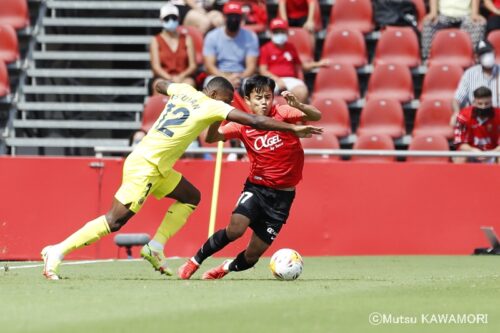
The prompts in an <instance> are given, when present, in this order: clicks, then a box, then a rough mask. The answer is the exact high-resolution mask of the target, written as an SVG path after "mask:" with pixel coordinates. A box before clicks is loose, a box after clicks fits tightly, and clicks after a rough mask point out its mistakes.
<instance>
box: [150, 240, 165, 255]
mask: <svg viewBox="0 0 500 333" xmlns="http://www.w3.org/2000/svg"><path fill="white" fill-rule="evenodd" d="M148 245H149V247H150V248H152V249H153V250H154V251H156V252H163V244H162V243H160V242H158V241H155V240H154V239H152V240H150V241H149V243H148Z"/></svg>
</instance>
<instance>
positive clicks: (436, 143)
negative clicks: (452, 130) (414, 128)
mask: <svg viewBox="0 0 500 333" xmlns="http://www.w3.org/2000/svg"><path fill="white" fill-rule="evenodd" d="M408 150H442V151H449V150H450V146H449V144H448V140H446V138H445V137H443V136H441V135H419V136H414V137H413V138H412V140H411V143H410V145H409V146H408ZM406 161H407V162H412V163H429V162H431V163H448V162H450V159H449V158H448V157H431V156H429V157H413V156H408V157H407V158H406Z"/></svg>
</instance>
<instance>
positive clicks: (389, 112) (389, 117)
mask: <svg viewBox="0 0 500 333" xmlns="http://www.w3.org/2000/svg"><path fill="white" fill-rule="evenodd" d="M369 134H385V135H388V136H390V137H392V138H399V137H401V136H403V135H404V134H405V127H404V115H403V108H402V107H401V104H400V103H399V102H398V101H396V100H393V99H371V100H369V101H367V103H366V105H365V106H364V107H363V109H362V110H361V115H360V120H359V127H358V130H357V135H369Z"/></svg>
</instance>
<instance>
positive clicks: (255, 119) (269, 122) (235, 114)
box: [226, 109, 323, 138]
mask: <svg viewBox="0 0 500 333" xmlns="http://www.w3.org/2000/svg"><path fill="white" fill-rule="evenodd" d="M226 119H227V120H229V121H234V122H236V123H239V124H242V125H247V126H250V127H253V128H256V129H260V130H267V131H282V132H293V133H295V135H297V136H298V137H299V138H308V137H311V136H312V135H313V134H321V133H323V129H322V128H320V127H315V126H301V125H294V124H289V123H285V122H282V121H277V120H274V119H272V118H269V117H266V116H260V115H254V114H249V113H246V112H243V111H240V110H238V109H234V110H232V111H231V112H229V114H228V115H227V118H226Z"/></svg>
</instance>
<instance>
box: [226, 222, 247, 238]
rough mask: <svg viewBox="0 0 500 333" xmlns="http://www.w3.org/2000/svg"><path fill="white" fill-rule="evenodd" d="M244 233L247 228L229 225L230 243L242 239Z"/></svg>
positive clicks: (227, 230) (227, 232)
mask: <svg viewBox="0 0 500 333" xmlns="http://www.w3.org/2000/svg"><path fill="white" fill-rule="evenodd" d="M244 233H245V228H241V227H239V226H234V225H231V224H229V226H228V227H227V228H226V234H227V238H229V240H230V241H234V240H235V239H238V238H240V237H241V236H243V234H244Z"/></svg>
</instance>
